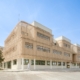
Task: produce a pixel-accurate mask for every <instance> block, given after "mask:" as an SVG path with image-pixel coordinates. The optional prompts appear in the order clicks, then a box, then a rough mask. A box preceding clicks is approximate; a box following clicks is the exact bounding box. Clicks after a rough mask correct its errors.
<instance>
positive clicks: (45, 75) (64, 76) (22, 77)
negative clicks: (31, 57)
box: [0, 71, 80, 80]
mask: <svg viewBox="0 0 80 80" xmlns="http://www.w3.org/2000/svg"><path fill="white" fill-rule="evenodd" d="M0 80H80V71H76V72H74V71H66V72H65V71H63V72H60V71H59V72H54V71H25V72H1V71H0Z"/></svg>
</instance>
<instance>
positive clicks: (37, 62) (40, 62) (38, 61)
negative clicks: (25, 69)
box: [36, 60, 45, 65]
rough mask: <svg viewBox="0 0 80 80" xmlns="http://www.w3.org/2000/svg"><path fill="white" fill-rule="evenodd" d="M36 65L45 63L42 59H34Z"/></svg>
mask: <svg viewBox="0 0 80 80" xmlns="http://www.w3.org/2000/svg"><path fill="white" fill-rule="evenodd" d="M36 65H45V61H43V60H36Z"/></svg>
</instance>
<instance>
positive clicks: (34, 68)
mask: <svg viewBox="0 0 80 80" xmlns="http://www.w3.org/2000/svg"><path fill="white" fill-rule="evenodd" d="M35 64H36V62H35V59H34V70H35V69H36V65H35Z"/></svg>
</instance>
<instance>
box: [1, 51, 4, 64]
mask: <svg viewBox="0 0 80 80" xmlns="http://www.w3.org/2000/svg"><path fill="white" fill-rule="evenodd" d="M3 61H4V58H3V55H2V51H1V50H0V65H1V64H2V62H3Z"/></svg>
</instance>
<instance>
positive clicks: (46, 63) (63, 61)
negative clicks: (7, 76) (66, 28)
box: [3, 21, 80, 69]
mask: <svg viewBox="0 0 80 80" xmlns="http://www.w3.org/2000/svg"><path fill="white" fill-rule="evenodd" d="M3 55H4V58H5V61H4V63H3V67H4V68H5V69H8V68H11V69H28V68H29V69H47V68H49V69H52V68H79V67H80V46H79V45H77V44H76V45H73V44H72V43H71V41H70V40H69V39H67V38H66V37H63V36H61V37H59V38H57V39H54V35H52V30H50V29H48V28H47V27H45V26H43V25H41V24H39V23H38V22H33V23H32V24H29V23H27V22H24V21H21V22H19V23H18V24H17V25H16V27H15V28H14V30H13V31H12V32H11V33H10V35H9V36H8V38H7V39H6V40H5V46H4V51H3Z"/></svg>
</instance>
